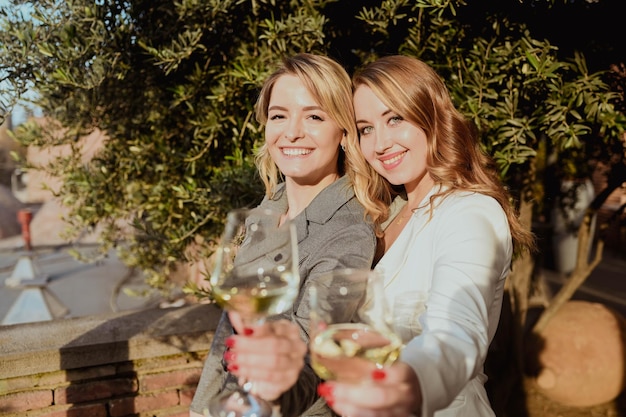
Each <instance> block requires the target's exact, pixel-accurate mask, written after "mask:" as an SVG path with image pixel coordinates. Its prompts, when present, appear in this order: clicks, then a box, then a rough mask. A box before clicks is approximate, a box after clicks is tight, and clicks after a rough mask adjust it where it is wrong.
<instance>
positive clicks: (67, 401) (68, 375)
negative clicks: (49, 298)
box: [0, 305, 220, 417]
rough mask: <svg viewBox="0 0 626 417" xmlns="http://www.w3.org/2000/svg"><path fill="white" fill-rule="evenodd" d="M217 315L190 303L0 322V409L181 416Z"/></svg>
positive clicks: (96, 416) (103, 416)
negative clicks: (11, 322)
mask: <svg viewBox="0 0 626 417" xmlns="http://www.w3.org/2000/svg"><path fill="white" fill-rule="evenodd" d="M219 314H220V311H219V310H218V309H217V308H216V307H215V306H212V305H193V306H186V307H181V308H176V309H154V310H146V311H142V312H129V313H120V314H112V315H105V316H91V317H85V318H76V319H67V320H55V321H51V322H40V323H31V324H20V325H13V326H3V327H0V416H7V417H18V416H19V417H35V416H36V417H42V416H45V417H83V416H85V417H126V416H138V417H148V416H154V417H183V416H184V417H186V416H188V415H189V411H188V407H189V403H190V402H191V398H192V397H193V393H194V391H195V387H196V384H197V382H198V379H199V377H200V373H201V370H202V365H203V361H204V358H205V357H206V354H207V352H208V350H209V347H210V342H211V339H212V336H213V332H214V330H215V327H216V325H217V321H218V319H219Z"/></svg>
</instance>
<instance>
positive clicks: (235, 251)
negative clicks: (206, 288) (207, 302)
mask: <svg viewBox="0 0 626 417" xmlns="http://www.w3.org/2000/svg"><path fill="white" fill-rule="evenodd" d="M214 256H215V263H214V267H213V269H212V272H211V277H210V280H209V282H210V284H211V291H212V294H213V297H214V299H215V301H216V302H217V304H219V305H220V306H221V307H222V308H223V309H225V310H227V311H236V312H237V313H239V315H240V316H241V319H242V322H243V323H242V324H243V326H244V327H253V326H255V325H259V324H261V323H263V322H264V321H265V319H266V318H267V317H269V316H272V315H276V314H281V313H283V312H285V311H287V310H288V309H289V308H291V307H292V306H293V302H294V300H295V299H296V297H297V295H298V291H299V288H300V275H299V272H298V262H299V259H298V242H297V237H296V231H295V225H293V224H292V223H291V222H290V221H289V220H288V219H287V220H284V221H282V222H281V215H280V214H279V213H276V212H273V211H271V210H267V209H262V208H254V209H236V210H233V211H231V212H229V213H228V217H227V219H226V224H225V227H224V233H223V234H222V237H221V240H220V242H219V245H218V247H217V249H216V253H215V254H214ZM251 385H252V382H247V383H246V384H244V387H245V388H247V389H249V388H250V387H251ZM247 389H243V388H241V389H239V390H237V391H234V392H225V393H222V394H220V395H218V396H217V397H215V398H214V399H212V400H211V403H210V404H209V412H210V415H211V416H212V417H253V416H254V417H270V416H271V413H272V409H271V406H270V405H269V404H268V403H267V402H266V401H264V400H263V399H262V398H259V397H257V396H255V395H253V394H252V393H250V392H248V390H247Z"/></svg>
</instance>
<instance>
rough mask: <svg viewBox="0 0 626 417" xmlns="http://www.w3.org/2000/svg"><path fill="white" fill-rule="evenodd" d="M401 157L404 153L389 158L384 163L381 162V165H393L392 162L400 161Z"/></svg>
mask: <svg viewBox="0 0 626 417" xmlns="http://www.w3.org/2000/svg"><path fill="white" fill-rule="evenodd" d="M403 156H404V152H402V153H401V154H400V155H398V156H394V157H393V158H391V159H387V160H385V161H382V162H383V165H390V164H393V163H394V162H396V161H399V160H400V159H402V157H403Z"/></svg>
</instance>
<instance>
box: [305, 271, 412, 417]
mask: <svg viewBox="0 0 626 417" xmlns="http://www.w3.org/2000/svg"><path fill="white" fill-rule="evenodd" d="M309 298H310V310H311V311H310V314H311V328H310V345H309V348H310V353H311V364H312V366H313V369H314V370H315V372H316V373H317V374H318V376H319V377H320V378H322V379H323V380H325V381H327V382H326V383H323V384H322V385H320V387H319V393H320V395H322V396H324V397H325V398H326V399H327V402H328V403H329V405H330V406H331V407H333V408H334V407H335V405H334V404H333V403H334V401H333V395H332V387H333V386H334V382H339V383H347V384H356V385H368V384H367V382H369V383H372V382H375V381H378V380H380V379H381V378H382V377H384V376H385V372H386V368H387V367H388V366H389V365H391V364H392V363H394V362H395V360H396V359H397V358H398V357H399V356H400V351H401V349H402V346H403V345H402V341H401V340H400V337H399V336H398V335H397V334H396V333H395V332H394V331H393V330H392V327H391V323H390V315H389V311H388V308H387V305H386V301H385V294H384V286H383V281H382V276H381V275H380V274H379V273H377V272H375V271H370V270H360V269H345V270H337V271H333V272H330V273H328V274H327V275H325V276H323V277H320V278H319V279H317V280H316V281H315V282H312V283H311V289H310V297H309ZM335 411H339V410H337V409H335Z"/></svg>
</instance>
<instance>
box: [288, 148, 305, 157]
mask: <svg viewBox="0 0 626 417" xmlns="http://www.w3.org/2000/svg"><path fill="white" fill-rule="evenodd" d="M311 152H312V151H311V150H310V149H293V148H289V149H283V153H284V154H285V155H289V156H297V155H308V154H310V153H311Z"/></svg>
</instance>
